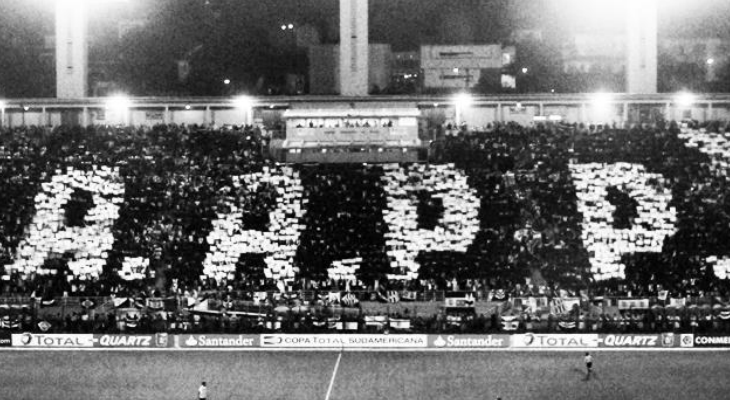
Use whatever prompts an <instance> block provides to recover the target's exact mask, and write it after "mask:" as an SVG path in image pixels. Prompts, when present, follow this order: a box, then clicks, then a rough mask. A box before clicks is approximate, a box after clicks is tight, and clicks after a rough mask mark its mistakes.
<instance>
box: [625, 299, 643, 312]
mask: <svg viewBox="0 0 730 400" xmlns="http://www.w3.org/2000/svg"><path fill="white" fill-rule="evenodd" d="M648 308H649V299H621V300H619V301H618V309H619V310H631V309H633V310H646V309H648Z"/></svg>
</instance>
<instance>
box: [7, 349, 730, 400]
mask: <svg viewBox="0 0 730 400" xmlns="http://www.w3.org/2000/svg"><path fill="white" fill-rule="evenodd" d="M593 354H594V356H595V368H596V375H595V377H594V378H591V380H590V381H585V380H584V376H585V375H584V372H583V371H584V369H583V368H584V367H583V365H582V353H579V352H564V353H563V352H545V353H538V352H475V353H466V352H459V353H451V352H434V353H409V352H345V353H343V354H342V358H341V360H340V364H339V368H338V369H337V374H336V376H335V379H334V383H333V386H332V392H331V396H330V399H331V400H345V399H353V400H370V399H398V400H401V399H449V400H452V399H453V400H456V399H480V400H481V399H485V400H493V399H496V398H497V397H502V399H503V400H513V399H561V400H568V399H576V400H578V399H581V400H585V399H606V400H609V399H610V400H621V399H637V400H638V399H641V400H648V399H657V400H659V399H662V400H664V399H668V400H671V399H694V400H710V399H718V400H719V399H728V398H730V353H728V352H700V353H690V352H594V353H593ZM338 356H339V353H337V352H200V351H190V352H183V351H171V352H119V351H116V352H115V351H104V352H82V351H50V352H45V351H3V352H0V388H1V389H0V398H1V399H3V400H15V399H28V400H45V399H49V400H50V399H53V400H58V399H90V400H92V399H93V400H108V399H115V400H116V399H119V400H122V399H149V400H163V399H170V400H178V399H184V400H188V399H189V400H193V399H197V387H198V385H200V381H201V380H207V381H208V385H209V388H210V396H209V397H210V398H211V399H212V400H229V399H231V400H232V399H242V400H243V399H246V400H258V399H261V400H264V399H265V400H289V399H302V400H304V399H311V400H324V399H325V398H326V394H327V389H328V386H329V384H330V380H331V379H332V374H333V370H334V367H335V363H336V361H337V358H338Z"/></svg>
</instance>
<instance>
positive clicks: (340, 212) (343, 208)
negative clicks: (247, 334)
mask: <svg viewBox="0 0 730 400" xmlns="http://www.w3.org/2000/svg"><path fill="white" fill-rule="evenodd" d="M725 132H726V127H725V126H724V125H722V124H719V123H712V124H708V125H707V126H703V127H699V126H683V127H681V128H680V127H679V126H678V125H677V124H670V125H668V126H644V127H632V128H617V127H595V126H590V127H584V126H580V125H566V124H546V125H537V126H531V127H526V126H520V125H516V124H513V123H510V124H497V125H492V126H489V127H486V128H485V129H483V130H479V131H466V130H462V131H461V132H459V133H456V134H453V135H447V136H445V137H444V138H443V139H442V142H440V143H439V145H438V146H436V147H434V148H436V149H438V153H437V154H434V157H433V158H434V159H438V160H440V162H439V163H437V164H411V165H396V164H382V165H361V164H358V165H336V166H335V165H316V164H308V165H280V164H276V163H274V162H273V161H271V160H270V159H269V158H268V156H267V154H268V153H267V143H268V138H267V137H266V135H265V134H263V133H262V132H261V130H259V129H258V128H253V127H230V128H225V129H211V128H207V127H198V126H184V125H181V126H177V125H159V126H155V127H152V128H137V127H106V126H96V127H89V128H86V129H81V128H64V127H59V128H55V129H47V128H40V127H25V128H16V129H13V130H3V131H2V132H0V138H1V142H0V178H1V179H0V215H1V216H2V217H0V240H1V242H0V244H1V245H2V250H1V252H0V264H2V265H3V267H4V273H3V278H2V285H1V287H0V289H1V290H2V292H1V293H2V295H3V296H5V297H4V299H5V304H6V305H7V307H6V308H7V309H6V310H0V314H3V315H6V316H7V321H6V322H4V323H3V325H2V326H0V329H12V330H24V329H33V330H36V329H41V330H43V328H42V326H40V325H39V323H40V322H43V321H45V322H48V324H49V325H50V326H51V327H48V329H51V330H54V329H63V330H68V331H84V330H92V329H93V330H97V329H101V330H105V329H120V328H124V329H133V330H136V331H149V330H160V329H164V330H170V331H179V330H193V331H195V330H197V331H204V330H223V331H230V332H237V331H250V330H257V329H258V330H263V329H267V328H270V329H276V327H278V328H279V329H288V330H318V329H343V330H347V329H350V328H351V329H359V330H363V329H370V330H372V329H374V330H382V329H396V330H397V329H406V330H416V331H434V330H435V331H449V330H456V331H462V332H478V331H479V332H481V331H498V330H506V331H511V330H526V329H531V330H540V329H544V330H555V329H562V330H571V329H577V330H597V331H600V330H605V329H609V330H638V331H642V330H661V329H669V330H672V329H675V330H678V331H681V330H683V329H700V327H701V328H702V329H727V326H726V318H725V317H723V316H725V313H726V312H727V315H726V316H727V317H728V318H727V319H730V310H727V307H725V305H726V304H725V302H726V301H727V298H728V285H727V276H728V270H729V269H730V266H729V265H730V262H729V261H728V260H730V240H728V239H730V237H728V236H730V229H728V226H730V216H729V215H728V213H727V209H728V204H727V200H726V195H725V193H726V190H725V189H726V185H727V166H728V159H729V158H730V156H728V154H730V153H729V152H728V150H727V149H728V144H727V143H728V142H727V141H726V137H725V134H726V133H725ZM460 292H464V293H468V294H469V296H472V297H464V298H463V299H462V300H460V301H462V302H464V303H465V304H469V305H468V306H466V307H464V308H465V309H466V311H467V312H463V313H460V312H447V311H448V310H447V309H448V307H445V308H444V309H443V310H442V311H443V312H441V313H439V314H436V313H435V312H432V311H433V309H430V308H429V307H428V306H420V307H421V308H422V310H421V311H420V312H419V311H418V310H417V308H416V306H413V307H409V306H407V304H408V302H409V301H415V302H416V303H413V304H422V303H424V302H426V303H429V302H430V303H434V302H444V301H448V299H446V298H445V297H444V293H460ZM627 298H632V299H647V302H646V303H643V302H642V303H636V304H634V305H633V306H627V307H621V304H619V300H621V299H627ZM29 299H31V300H29ZM575 299H578V300H577V302H576V300H575ZM682 299H684V300H682ZM54 300H55V303H53V301H54ZM379 300H380V301H383V302H385V303H388V304H395V303H397V304H398V305H404V304H406V306H405V307H396V306H395V305H394V306H393V310H392V312H391V310H387V311H386V312H383V310H382V309H381V310H376V309H374V308H373V309H372V310H371V309H369V308H367V307H365V308H363V304H364V303H371V302H377V301H379ZM556 300H557V301H556ZM474 302H477V303H479V304H490V307H482V306H479V307H477V308H476V309H475V308H474V307H473V306H472V304H473V303H474ZM22 304H25V305H26V307H22ZM439 304H440V303H439ZM335 305H337V307H338V308H337V309H338V310H339V311H338V313H336V315H333V314H332V307H334V306H335ZM491 305H494V307H492V306H491ZM669 305H671V307H666V306H669ZM652 307H653V308H652ZM295 308H297V309H298V311H297V312H295V313H292V310H293V309H295ZM90 310H94V313H93V314H94V317H90V315H91V314H92V313H90ZM221 310H225V312H221ZM427 310H428V311H427ZM451 311H454V310H451ZM457 311H458V310H457ZM462 311H463V310H462ZM406 312H408V314H406ZM368 314H372V315H368ZM383 314H388V315H389V317H388V318H386V320H385V321H384V320H382V317H383ZM107 316H108V317H107ZM112 316H113V317H112ZM89 318H92V319H93V320H92V321H90V320H89ZM379 318H380V319H379ZM693 318H694V319H693ZM41 320H42V321H41ZM49 321H53V322H49ZM406 321H407V322H406ZM348 327H349V328H348ZM528 327H529V328H528Z"/></svg>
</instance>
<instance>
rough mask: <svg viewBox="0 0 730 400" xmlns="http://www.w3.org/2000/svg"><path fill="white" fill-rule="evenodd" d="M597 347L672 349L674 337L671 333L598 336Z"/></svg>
mask: <svg viewBox="0 0 730 400" xmlns="http://www.w3.org/2000/svg"><path fill="white" fill-rule="evenodd" d="M598 346H599V347H674V346H675V336H674V334H673V333H663V334H661V335H659V334H651V335H630V334H625V335H616V334H606V335H600V337H599V338H598Z"/></svg>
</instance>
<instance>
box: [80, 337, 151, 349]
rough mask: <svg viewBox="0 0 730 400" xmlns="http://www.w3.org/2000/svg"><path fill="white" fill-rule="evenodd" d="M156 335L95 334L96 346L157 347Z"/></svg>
mask: <svg viewBox="0 0 730 400" xmlns="http://www.w3.org/2000/svg"><path fill="white" fill-rule="evenodd" d="M155 346H156V342H155V340H154V335H94V347H155Z"/></svg>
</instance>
